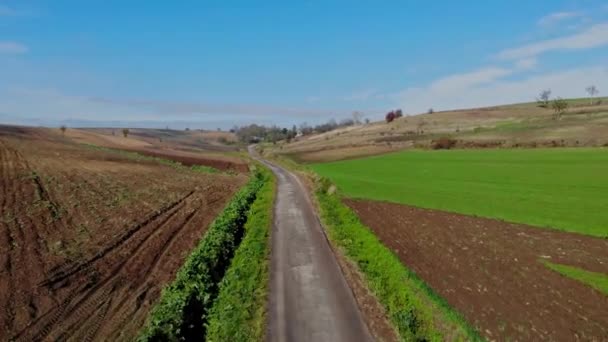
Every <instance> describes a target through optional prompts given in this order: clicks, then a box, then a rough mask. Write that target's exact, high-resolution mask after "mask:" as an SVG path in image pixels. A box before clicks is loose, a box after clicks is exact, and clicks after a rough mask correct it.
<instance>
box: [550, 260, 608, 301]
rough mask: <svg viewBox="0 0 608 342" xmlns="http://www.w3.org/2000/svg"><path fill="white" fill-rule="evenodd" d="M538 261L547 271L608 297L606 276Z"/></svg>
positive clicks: (568, 266) (607, 276)
mask: <svg viewBox="0 0 608 342" xmlns="http://www.w3.org/2000/svg"><path fill="white" fill-rule="evenodd" d="M539 261H540V262H541V263H542V264H543V265H545V267H547V268H548V269H550V270H552V271H555V272H557V273H559V274H561V275H562V276H564V277H568V278H570V279H572V280H575V281H578V282H581V283H583V284H585V285H587V286H589V287H591V288H593V289H595V290H597V291H599V292H601V293H603V294H604V295H606V296H608V274H605V273H600V272H592V271H588V270H585V269H582V268H580V267H574V266H570V265H565V264H558V263H553V262H549V261H547V260H539Z"/></svg>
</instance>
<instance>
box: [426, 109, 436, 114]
mask: <svg viewBox="0 0 608 342" xmlns="http://www.w3.org/2000/svg"><path fill="white" fill-rule="evenodd" d="M433 113H435V110H434V109H433V108H429V110H428V111H427V114H433Z"/></svg>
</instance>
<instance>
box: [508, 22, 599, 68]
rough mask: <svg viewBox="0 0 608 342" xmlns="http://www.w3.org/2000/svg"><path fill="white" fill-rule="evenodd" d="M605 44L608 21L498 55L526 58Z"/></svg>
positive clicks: (509, 58)
mask: <svg viewBox="0 0 608 342" xmlns="http://www.w3.org/2000/svg"><path fill="white" fill-rule="evenodd" d="M604 45H608V23H601V24H597V25H593V26H591V27H590V28H589V29H587V30H585V31H583V32H580V33H577V34H573V35H569V36H564V37H560V38H555V39H549V40H544V41H539V42H536V43H532V44H528V45H524V46H521V47H517V48H513V49H507V50H503V51H501V52H500V53H498V56H497V57H498V58H500V59H504V60H514V59H524V58H530V57H535V56H538V55H541V54H543V53H545V52H549V51H560V50H583V49H591V48H596V47H600V46H604Z"/></svg>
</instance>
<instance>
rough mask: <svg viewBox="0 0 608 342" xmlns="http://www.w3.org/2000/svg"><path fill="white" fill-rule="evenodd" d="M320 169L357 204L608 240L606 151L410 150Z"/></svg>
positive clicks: (321, 172) (319, 170) (323, 166)
mask: <svg viewBox="0 0 608 342" xmlns="http://www.w3.org/2000/svg"><path fill="white" fill-rule="evenodd" d="M312 168H313V169H314V170H315V171H317V172H318V173H319V174H321V175H322V176H325V177H328V178H330V179H331V180H332V181H333V182H335V183H336V184H337V185H338V187H339V188H340V189H342V190H343V191H344V193H345V194H346V195H347V196H349V197H353V198H361V199H372V200H382V201H390V202H395V203H402V204H409V205H413V206H418V207H423V208H429V209H439V210H445V211H450V212H457V213H462V214H468V215H478V216H482V217H489V218H497V219H502V220H506V221H511V222H517V223H524V224H530V225H534V226H539V227H550V228H555V229H559V230H564V231H570V232H576V233H580V234H587V235H592V236H598V237H608V230H607V228H606V222H608V211H606V210H605V208H606V206H608V198H607V197H606V193H608V178H607V177H606V175H607V174H608V154H607V153H606V151H605V150H604V149H533V150H521V149H513V150H504V149H500V150H457V151H407V152H399V153H393V154H386V155H382V156H376V157H370V158H363V159H356V160H349V161H340V162H332V163H325V164H315V165H312Z"/></svg>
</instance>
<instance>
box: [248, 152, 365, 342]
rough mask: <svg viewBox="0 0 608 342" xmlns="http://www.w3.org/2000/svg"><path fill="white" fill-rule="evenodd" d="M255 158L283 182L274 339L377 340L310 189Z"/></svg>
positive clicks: (272, 308)
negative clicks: (321, 222)
mask: <svg viewBox="0 0 608 342" xmlns="http://www.w3.org/2000/svg"><path fill="white" fill-rule="evenodd" d="M250 153H251V154H252V156H254V158H257V159H258V160H260V161H261V162H263V163H264V164H266V165H267V166H268V167H270V168H271V169H272V171H273V172H274V174H275V175H276V177H277V197H276V202H275V209H274V226H273V231H272V260H271V269H270V277H271V283H270V300H269V313H270V314H269V322H268V335H267V336H268V340H269V341H371V340H372V337H371V335H370V333H369V331H368V328H367V326H366V325H365V323H364V321H363V319H362V316H361V313H360V312H359V308H358V307H357V303H356V301H355V299H354V297H353V294H352V291H351V289H350V288H349V286H348V284H347V283H346V281H345V279H344V276H343V275H342V271H341V270H340V267H339V266H338V263H337V261H336V259H335V257H334V255H333V253H332V250H331V248H330V247H329V244H328V242H327V239H326V237H325V235H324V233H323V230H322V228H321V226H320V224H319V221H318V220H317V217H316V216H315V213H314V210H313V207H312V204H311V202H310V200H309V198H308V197H307V195H306V191H305V189H304V186H303V185H302V184H301V183H300V182H299V180H298V179H297V178H296V177H295V176H294V175H293V174H292V173H290V172H288V171H287V170H285V169H283V168H281V167H278V166H276V165H273V164H271V163H269V162H267V161H263V160H261V159H260V158H259V156H257V155H256V154H255V152H254V151H253V149H252V148H250Z"/></svg>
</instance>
